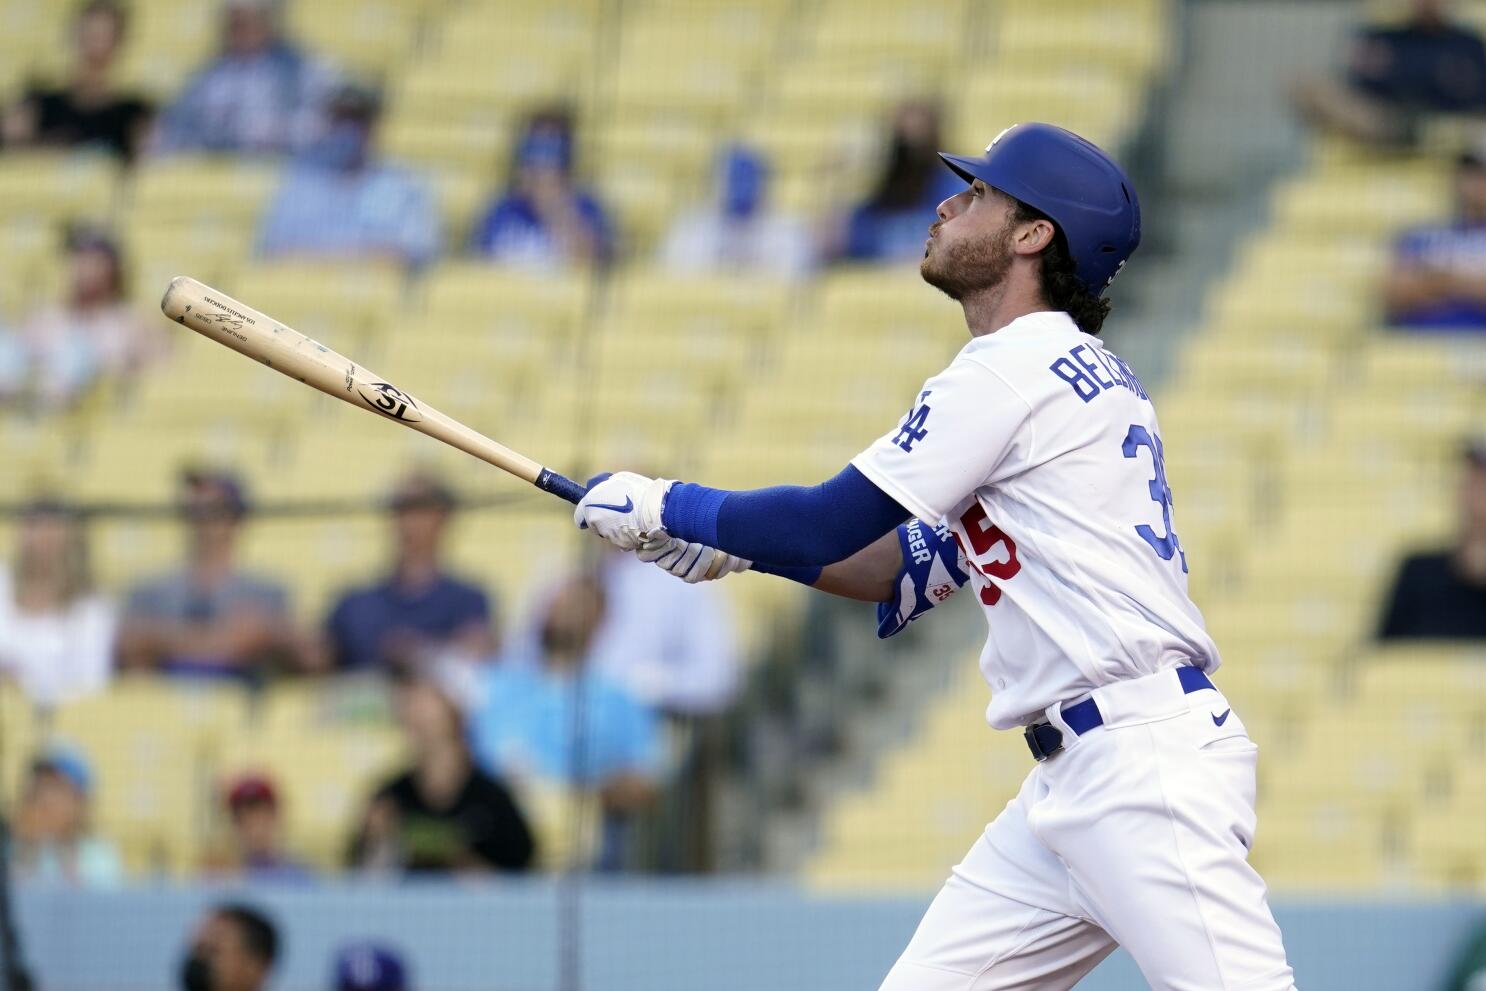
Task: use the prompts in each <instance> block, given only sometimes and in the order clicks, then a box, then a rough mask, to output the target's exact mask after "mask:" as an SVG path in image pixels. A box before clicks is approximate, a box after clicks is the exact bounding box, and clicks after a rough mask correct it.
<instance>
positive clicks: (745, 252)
mask: <svg viewBox="0 0 1486 991" xmlns="http://www.w3.org/2000/svg"><path fill="white" fill-rule="evenodd" d="M716 186H717V189H716V193H715V194H714V199H713V201H712V202H711V203H709V204H707V205H706V206H704V207H701V208H699V209H696V210H693V211H691V212H689V213H685V214H682V215H681V216H680V217H678V218H677V219H676V222H675V223H673V224H672V225H671V229H670V231H669V232H667V234H666V240H665V244H664V245H663V246H662V247H661V252H660V259H661V264H662V265H664V266H665V267H667V268H669V269H670V270H671V271H673V272H676V273H678V274H681V275H694V274H698V273H704V272H713V273H716V272H724V273H730V274H757V275H767V276H775V277H777V278H782V279H792V278H798V277H800V276H803V275H807V274H809V272H810V270H811V268H812V267H813V266H814V264H815V257H814V255H815V247H814V244H813V243H812V242H811V237H810V231H809V230H808V229H807V228H806V226H805V225H804V224H803V223H802V222H801V221H800V219H799V218H798V217H792V216H790V215H789V214H786V213H782V212H779V211H776V210H772V209H770V208H769V203H768V192H769V165H768V163H767V162H766V161H764V158H763V156H762V155H760V154H758V153H757V152H755V151H753V150H751V149H749V148H745V147H743V146H741V145H734V146H732V147H730V148H728V149H727V150H726V151H725V152H724V153H723V155H722V157H721V158H720V159H719V160H718V163H717V180H716Z"/></svg>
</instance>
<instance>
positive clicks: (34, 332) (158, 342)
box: [0, 226, 166, 410]
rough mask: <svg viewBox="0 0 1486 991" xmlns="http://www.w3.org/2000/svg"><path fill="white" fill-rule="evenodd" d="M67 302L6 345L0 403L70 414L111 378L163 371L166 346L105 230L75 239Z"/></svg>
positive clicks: (81, 231) (51, 307) (37, 315)
mask: <svg viewBox="0 0 1486 991" xmlns="http://www.w3.org/2000/svg"><path fill="white" fill-rule="evenodd" d="M66 250H67V275H66V279H67V282H66V289H65V295H64V297H63V299H62V300H60V301H59V302H56V303H52V304H48V305H46V306H42V307H41V308H39V309H37V310H35V311H33V312H32V313H31V314H30V315H29V316H27V317H25V318H24V319H23V320H22V321H21V323H20V324H19V326H18V327H17V329H16V332H15V334H14V336H13V337H10V338H0V401H8V402H9V403H11V404H13V405H23V406H27V407H33V408H38V409H41V410H53V409H59V408H62V407H65V406H68V405H70V404H72V403H74V402H75V401H77V400H78V399H80V398H82V397H83V396H84V395H85V394H87V392H88V390H89V389H90V388H91V387H92V386H93V385H94V384H95V383H96V382H97V381H98V380H99V379H100V378H101V377H103V376H113V377H115V378H120V379H122V378H124V377H126V376H131V375H134V374H137V373H139V372H141V371H143V370H144V369H145V368H147V367H149V366H150V365H153V364H155V363H157V362H158V361H159V360H160V359H161V358H163V357H164V356H165V354H166V338H165V336H164V335H163V334H162V333H161V331H160V329H159V328H158V327H157V326H156V324H155V323H153V322H151V323H146V322H145V321H144V320H143V319H141V317H140V315H139V314H138V313H137V312H136V311H135V310H134V309H133V308H132V307H131V306H130V305H129V300H128V292H127V286H128V282H127V280H126V278H125V273H124V261H123V256H122V254H121V253H120V251H119V247H118V245H117V244H116V243H115V242H114V240H113V238H112V237H111V236H109V235H108V234H107V233H106V232H104V231H103V230H101V229H99V228H94V227H86V226H79V227H74V228H73V229H71V230H70V231H68V234H67V244H66Z"/></svg>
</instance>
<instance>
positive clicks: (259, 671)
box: [119, 470, 302, 681]
mask: <svg viewBox="0 0 1486 991" xmlns="http://www.w3.org/2000/svg"><path fill="white" fill-rule="evenodd" d="M180 511H181V518H182V520H183V522H184V523H185V524H186V527H187V537H186V544H187V547H186V562H185V564H184V566H183V567H182V568H181V569H180V570H179V571H175V572H172V573H170V574H166V575H163V576H160V577H158V578H154V579H151V580H149V581H146V582H143V583H142V584H139V585H137V586H135V587H134V589H132V590H131V591H130V593H129V600H128V604H127V606H126V607H125V611H124V621H123V626H122V629H121V630H120V633H119V662H120V664H121V665H123V666H127V667H134V668H151V669H158V670H160V671H163V672H165V673H167V674H180V675H199V676H209V677H228V678H239V679H243V680H248V681H252V680H255V679H257V678H259V677H261V676H262V675H263V674H264V673H265V669H266V668H268V667H270V666H273V665H275V664H277V665H280V666H298V664H299V663H300V653H301V647H302V644H301V643H300V642H299V641H298V639H297V638H296V637H295V636H294V634H293V631H292V630H291V629H290V626H289V604H288V593H287V592H286V591H285V590H284V588H283V586H281V585H279V584H278V583H277V582H274V581H271V580H269V579H266V578H260V577H258V576H255V575H251V574H248V573H246V572H244V571H242V570H241V569H240V568H239V567H238V565H237V540H238V536H239V533H240V532H241V529H242V523H243V520H244V518H245V517H246V516H247V515H248V501H247V497H246V496H245V495H244V494H243V488H242V485H241V483H240V482H238V480H237V479H236V478H235V477H233V476H232V475H230V474H227V473H225V472H212V471H202V470H188V471H186V472H185V473H184V474H183V475H182V476H181V496H180Z"/></svg>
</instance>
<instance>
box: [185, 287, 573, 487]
mask: <svg viewBox="0 0 1486 991" xmlns="http://www.w3.org/2000/svg"><path fill="white" fill-rule="evenodd" d="M160 309H161V310H163V311H164V312H165V315H166V316H167V317H169V318H170V319H172V320H174V321H176V322H177V323H179V324H181V325H183V326H186V327H189V328H191V329H192V330H194V331H196V332H197V333H198V334H200V335H201V336H202V337H206V338H209V339H211V340H213V341H216V342H217V343H218V344H222V345H225V346H227V347H229V348H231V349H232V350H234V351H236V352H238V353H239V354H245V355H247V356H248V357H249V358H252V359H254V360H255V361H261V362H263V363H264V364H265V365H267V366H268V367H269V368H272V369H274V370H275V371H277V372H279V373H281V374H283V375H287V376H289V377H290V378H292V379H298V380H299V381H300V382H303V383H304V384H305V385H309V386H313V387H315V388H316V389H319V390H320V391H321V392H323V393H325V394H327V395H331V396H334V397H335V398H337V399H339V400H341V401H343V402H347V403H350V404H351V405H352V406H355V407H357V408H358V409H365V410H370V411H371V412H373V413H376V414H378V415H380V416H383V417H386V418H387V419H389V420H395V421H397V422H398V423H400V424H402V425H403V426H405V427H408V428H410V429H412V430H417V431H419V432H420V433H425V434H427V435H428V436H430V437H433V438H434V439H436V440H441V441H443V442H444V443H445V444H448V445H450V446H451V447H457V448H458V449H459V450H461V451H463V452H465V453H466V454H473V455H474V456H475V457H477V458H479V459H480V460H481V461H485V462H488V463H490V464H493V465H495V466H496V467H497V468H499V469H501V470H502V471H506V472H510V473H511V474H512V475H515V476H516V477H517V478H520V479H522V480H524V481H527V482H530V483H531V484H533V485H535V486H536V487H537V488H539V489H541V490H542V491H543V492H550V493H552V494H553V495H555V496H559V497H561V498H563V499H566V500H567V501H568V502H572V503H576V502H577V501H578V500H579V499H581V498H583V493H584V491H585V489H584V487H583V486H582V485H579V484H578V483H577V482H575V481H573V480H572V479H570V478H565V477H564V476H562V475H559V474H558V473H557V472H555V471H553V470H551V469H550V468H543V467H542V466H541V465H540V464H538V463H537V462H535V461H533V460H532V459H531V458H528V457H527V456H526V455H524V454H518V453H516V452H515V451H513V450H511V449H510V448H508V447H506V446H505V445H503V444H497V443H496V442H495V441H493V440H491V439H490V438H489V437H486V436H485V435H484V434H482V433H479V432H478V431H475V430H471V429H470V428H469V427H467V426H465V425H464V424H463V423H460V422H459V421H458V420H456V419H454V418H453V417H450V416H446V415H444V414H443V413H440V412H439V411H438V410H436V409H434V408H433V407H432V406H429V405H427V404H426V403H424V402H422V401H421V400H418V399H414V398H413V397H412V396H410V395H408V394H407V393H406V392H403V391H402V390H401V389H399V388H397V387H396V386H394V385H393V384H392V383H390V382H388V381H387V380H386V379H384V378H383V377H382V376H380V375H377V374H376V373H374V372H372V371H371V370H370V369H368V368H364V367H362V366H361V365H358V364H356V362H354V361H352V360H350V359H349V358H346V357H344V356H343V355H340V354H337V353H336V352H334V351H332V350H330V349H329V348H327V347H326V346H325V345H323V344H321V343H320V342H318V341H315V340H311V339H310V338H308V337H306V336H304V335H303V334H301V333H299V332H298V331H296V330H293V329H292V328H290V327H286V326H284V325H283V324H281V323H279V322H278V321H277V320H274V319H273V318H272V317H269V316H266V315H265V314H263V313H260V312H259V311H257V310H255V309H253V308H252V307H251V306H248V305H247V304H245V303H242V302H239V301H238V300H235V299H233V298H232V297H231V296H228V295H227V294H226V293H222V292H218V291H217V290H215V289H213V288H212V287H211V286H208V285H204V284H203V283H201V282H198V281H196V280H195V279H193V278H190V277H189V276H185V275H178V276H176V277H175V278H174V279H171V280H170V285H169V286H168V287H167V288H166V290H165V296H164V298H162V299H161V300H160Z"/></svg>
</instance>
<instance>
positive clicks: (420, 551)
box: [327, 474, 495, 671]
mask: <svg viewBox="0 0 1486 991" xmlns="http://www.w3.org/2000/svg"><path fill="white" fill-rule="evenodd" d="M389 505H390V508H391V511H392V529H393V539H394V543H395V546H396V551H395V555H396V557H395V560H394V561H393V565H392V571H391V573H390V574H388V575H387V576H386V577H385V578H383V579H382V580H381V581H378V582H376V583H375V584H373V585H368V586H365V587H363V588H357V589H353V590H351V591H350V592H348V593H346V595H345V596H344V597H343V598H342V599H341V600H340V602H338V603H337V604H336V606H335V608H334V609H333V610H332V611H331V614H330V620H329V622H328V624H327V626H328V629H327V635H328V639H329V647H330V652H331V654H332V657H331V661H332V664H333V665H334V667H335V668H337V669H339V670H345V671H350V670H377V669H385V668H386V667H387V666H388V665H392V664H398V663H409V662H411V663H419V662H422V661H425V660H428V659H431V658H433V657H435V656H437V655H440V654H451V655H456V656H460V657H465V658H471V659H477V658H484V657H488V656H489V655H490V653H491V651H492V650H493V649H494V646H495V632H494V628H493V626H494V624H493V622H492V620H491V610H490V600H489V599H488V598H487V597H486V595H485V593H484V592H483V591H481V590H480V589H479V588H477V587H476V586H474V585H472V584H469V583H468V582H463V581H460V580H459V579H457V578H454V577H452V576H451V575H450V574H449V573H448V571H447V570H446V569H445V566H444V562H443V557H444V537H445V535H446V534H447V532H448V529H449V523H450V522H451V520H452V518H453V515H454V511H455V509H456V508H457V504H456V500H455V498H454V493H453V492H452V491H451V490H450V489H449V488H448V487H447V486H445V485H444V483H443V482H442V481H440V480H439V479H437V478H435V477H434V476H432V475H428V474H414V475H411V476H409V477H408V478H406V479H404V480H403V481H402V482H401V483H400V484H399V485H398V486H397V488H396V490H395V491H394V492H393V494H392V499H391V501H390V503H389Z"/></svg>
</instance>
